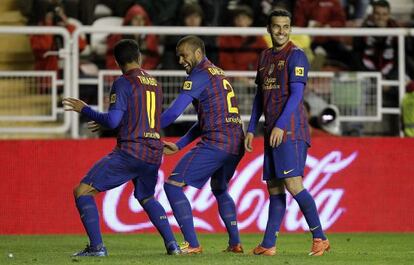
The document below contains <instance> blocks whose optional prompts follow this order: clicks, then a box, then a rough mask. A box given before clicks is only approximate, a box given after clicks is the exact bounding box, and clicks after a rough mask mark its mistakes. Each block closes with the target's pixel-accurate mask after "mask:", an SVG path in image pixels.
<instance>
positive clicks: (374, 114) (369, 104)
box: [97, 70, 382, 121]
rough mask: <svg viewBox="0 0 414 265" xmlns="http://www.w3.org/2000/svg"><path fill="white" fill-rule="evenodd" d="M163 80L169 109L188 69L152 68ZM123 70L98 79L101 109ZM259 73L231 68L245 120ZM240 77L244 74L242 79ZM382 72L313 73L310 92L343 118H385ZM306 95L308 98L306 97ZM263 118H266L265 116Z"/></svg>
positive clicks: (191, 114) (189, 114) (189, 115)
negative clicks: (162, 69) (168, 69)
mask: <svg viewBox="0 0 414 265" xmlns="http://www.w3.org/2000/svg"><path fill="white" fill-rule="evenodd" d="M148 72H149V73H150V74H151V75H153V76H154V77H155V78H156V79H157V80H158V82H160V83H161V85H162V88H163V93H164V101H163V108H164V109H166V108H168V106H169V105H170V104H171V103H172V102H173V100H174V99H175V98H176V97H177V95H178V93H179V91H180V88H181V87H182V84H183V82H184V79H185V77H186V74H185V72H184V71H148ZM120 74H121V73H120V71H112V70H103V71H100V72H99V78H98V106H97V107H98V109H99V110H100V111H106V110H107V107H108V101H109V100H108V99H109V92H110V89H111V87H112V83H113V81H114V80H115V78H116V77H117V76H119V75H120ZM255 74H256V73H255V72H252V71H248V72H247V71H227V72H226V76H227V77H228V78H229V80H230V81H231V82H232V86H233V88H234V90H235V92H236V96H237V101H238V103H239V111H240V114H241V117H242V119H243V121H249V119H250V113H251V109H252V105H253V99H254V96H255V93H256V86H255V84H254V78H255ZM240 77H243V78H242V79H240ZM381 81H382V79H381V74H380V73H366V72H352V73H346V72H342V73H340V74H335V73H332V72H310V73H309V80H308V84H307V89H306V95H309V94H313V95H314V96H316V97H318V98H320V100H321V101H323V102H324V103H325V104H333V105H336V106H337V107H338V109H339V113H340V116H339V121H380V120H381V101H382V100H381V95H382V93H381V85H382V84H381ZM306 95H305V98H306ZM262 118H263V117H262ZM195 119H196V115H195V111H194V110H193V109H192V108H191V107H190V108H187V110H186V111H185V112H184V113H183V115H181V116H180V117H179V119H178V120H180V121H193V120H195Z"/></svg>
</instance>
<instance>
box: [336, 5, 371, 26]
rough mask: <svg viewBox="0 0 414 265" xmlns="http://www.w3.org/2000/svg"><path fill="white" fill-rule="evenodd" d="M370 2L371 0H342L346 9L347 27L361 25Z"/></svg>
mask: <svg viewBox="0 0 414 265" xmlns="http://www.w3.org/2000/svg"><path fill="white" fill-rule="evenodd" d="M369 2H370V0H341V4H342V8H343V9H344V10H345V15H346V26H347V27H360V26H361V24H362V22H363V20H364V18H365V15H366V11H367V7H368V6H369Z"/></svg>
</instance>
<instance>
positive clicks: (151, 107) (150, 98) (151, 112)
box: [145, 91, 155, 129]
mask: <svg viewBox="0 0 414 265" xmlns="http://www.w3.org/2000/svg"><path fill="white" fill-rule="evenodd" d="M145 92H146V96H147V115H148V124H149V127H150V128H151V129H154V127H155V92H154V91H145Z"/></svg>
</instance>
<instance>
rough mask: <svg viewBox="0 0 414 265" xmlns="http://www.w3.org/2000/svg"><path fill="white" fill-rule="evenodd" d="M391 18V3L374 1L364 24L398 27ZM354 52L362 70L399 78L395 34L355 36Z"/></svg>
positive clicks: (379, 26)
mask: <svg viewBox="0 0 414 265" xmlns="http://www.w3.org/2000/svg"><path fill="white" fill-rule="evenodd" d="M398 26H399V25H398V23H397V21H396V20H394V19H393V18H391V8H390V4H389V3H388V1H386V0H379V1H375V2H373V3H372V14H371V15H369V16H368V18H367V19H365V21H364V22H363V24H362V27H368V28H394V27H398ZM353 45H354V52H355V55H356V58H358V59H359V60H356V62H357V64H358V68H359V70H361V71H379V72H381V73H382V75H383V76H384V77H385V78H387V79H397V78H398V39H397V37H395V36H385V37H383V36H366V37H356V38H354V42H353Z"/></svg>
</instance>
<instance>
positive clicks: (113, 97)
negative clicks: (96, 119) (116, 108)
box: [109, 94, 116, 104]
mask: <svg viewBox="0 0 414 265" xmlns="http://www.w3.org/2000/svg"><path fill="white" fill-rule="evenodd" d="M115 102H116V94H112V95H111V99H110V100H109V103H110V104H112V103H115Z"/></svg>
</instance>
